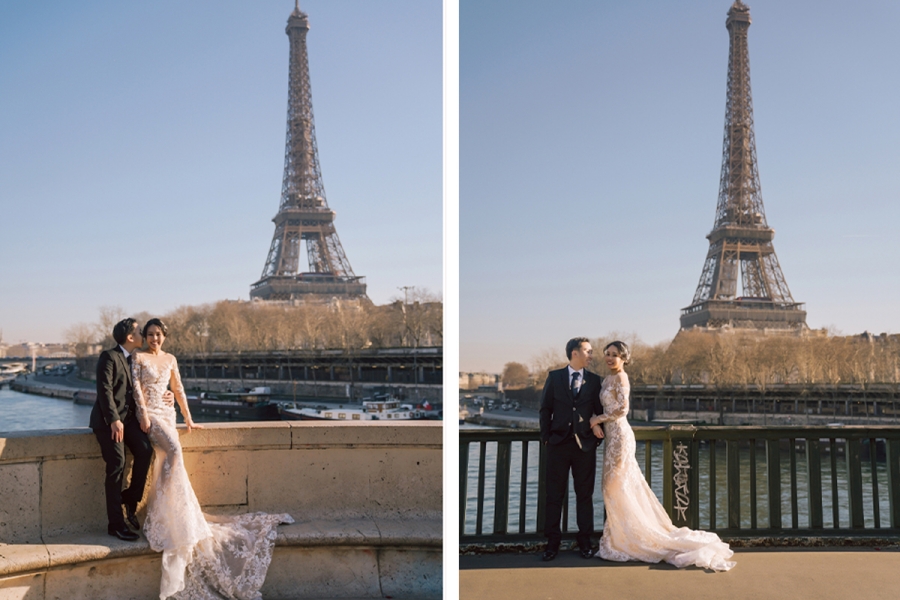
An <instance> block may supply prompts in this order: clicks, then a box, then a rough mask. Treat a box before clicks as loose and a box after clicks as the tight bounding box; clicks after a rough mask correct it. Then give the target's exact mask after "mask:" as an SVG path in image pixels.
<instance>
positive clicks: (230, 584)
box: [131, 319, 293, 600]
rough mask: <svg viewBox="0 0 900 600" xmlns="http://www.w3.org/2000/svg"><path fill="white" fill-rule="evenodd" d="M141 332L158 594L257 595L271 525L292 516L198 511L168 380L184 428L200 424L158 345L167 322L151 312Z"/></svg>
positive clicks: (142, 412) (137, 374) (136, 373)
mask: <svg viewBox="0 0 900 600" xmlns="http://www.w3.org/2000/svg"><path fill="white" fill-rule="evenodd" d="M142 334H143V336H144V339H145V340H146V341H147V345H148V350H146V351H144V352H137V353H135V354H134V359H133V362H132V367H131V368H132V375H133V379H134V397H135V402H136V404H137V415H138V419H139V421H140V425H141V429H142V430H143V431H144V432H145V433H147V436H148V437H149V438H150V442H151V444H153V449H154V451H155V454H156V457H155V459H154V463H153V473H152V477H151V480H150V490H149V492H148V499H147V516H146V519H145V521H144V535H146V536H147V541H148V542H150V547H151V548H152V549H153V550H155V551H157V552H162V553H163V554H162V580H161V582H160V590H159V597H160V599H161V600H165V599H166V598H168V597H170V596H175V597H176V598H179V599H195V598H196V599H203V600H206V599H214V598H215V599H219V598H240V599H242V600H243V599H259V598H261V597H262V596H261V595H260V592H259V590H260V588H261V587H262V584H263V581H265V578H266V571H267V569H268V568H269V563H270V562H271V560H272V547H273V546H274V544H275V527H276V526H277V525H278V524H279V523H293V519H292V518H291V517H290V515H287V514H280V515H269V514H265V513H251V514H243V515H236V516H228V517H226V516H212V515H204V514H203V512H201V509H200V503H199V502H198V501H197V496H196V495H195V494H194V489H193V488H192V487H191V482H190V480H189V479H188V474H187V470H186V469H185V467H184V460H183V458H182V451H181V442H180V441H179V439H178V431H177V430H176V428H175V407H174V406H173V405H171V404H169V403H167V402H166V401H165V400H164V399H163V394H164V393H165V391H166V388H167V387H168V386H169V385H170V384H171V387H172V391H173V392H174V394H175V398H176V400H178V404H179V406H180V407H181V414H182V415H184V423H185V425H186V426H187V431H188V433H190V432H191V430H192V429H200V428H201V427H202V426H201V425H197V424H195V423H194V422H193V420H192V419H191V413H190V410H189V409H188V405H187V398H186V397H185V395H184V387H183V386H182V385H181V376H180V375H179V373H178V363H177V361H176V360H175V357H174V356H172V355H171V354H168V353H166V352H163V351H162V345H163V342H164V341H165V339H166V335H167V334H168V328H167V327H166V325H165V324H164V323H163V322H162V321H161V320H159V319H150V320H149V321H147V324H146V325H144V330H143V332H142Z"/></svg>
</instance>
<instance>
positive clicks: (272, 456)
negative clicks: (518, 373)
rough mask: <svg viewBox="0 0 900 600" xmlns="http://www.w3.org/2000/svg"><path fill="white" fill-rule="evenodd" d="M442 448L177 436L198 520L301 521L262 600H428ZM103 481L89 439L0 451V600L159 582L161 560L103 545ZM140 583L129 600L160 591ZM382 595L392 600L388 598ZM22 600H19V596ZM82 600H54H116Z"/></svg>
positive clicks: (353, 432)
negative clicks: (273, 516)
mask: <svg viewBox="0 0 900 600" xmlns="http://www.w3.org/2000/svg"><path fill="white" fill-rule="evenodd" d="M441 435H442V434H441V423H439V422H408V423H334V424H332V423H321V422H300V421H294V422H286V421H285V422H266V423H221V424H219V423H216V424H208V425H206V427H205V428H204V429H201V430H195V431H193V432H192V433H190V434H188V433H187V432H186V430H184V429H182V430H181V442H182V446H183V448H184V460H185V464H186V466H187V469H188V472H189V474H190V478H191V482H192V484H193V486H194V490H195V491H196V493H197V497H198V499H199V500H200V503H201V505H203V507H204V510H205V511H206V512H210V513H240V512H253V511H266V512H273V513H281V512H287V513H289V514H291V515H292V516H293V517H294V519H295V520H296V524H295V525H290V526H282V528H280V533H279V542H278V547H277V548H276V552H275V560H274V562H273V565H272V568H271V570H270V577H269V578H267V582H266V588H264V592H265V590H267V589H268V592H267V593H264V596H265V597H266V598H302V597H323V598H326V597H347V596H348V595H349V596H356V597H378V596H381V595H382V594H388V595H398V594H399V595H404V594H410V593H412V595H414V596H417V595H423V596H431V597H436V596H439V595H440V578H441V574H440V563H441V560H440V536H441V534H440V523H441V510H442V459H441V442H442V438H441ZM103 477H104V463H103V460H102V458H101V457H100V451H99V446H98V444H97V441H96V439H95V438H94V436H93V434H92V433H90V432H89V430H87V429H81V430H67V431H60V432H53V433H52V434H49V435H41V436H35V435H33V434H32V435H29V434H8V435H7V437H4V438H0V598H6V597H17V598H24V597H28V598H31V597H34V598H42V599H43V598H51V597H56V596H54V595H53V594H49V593H48V592H46V590H49V589H60V590H63V591H65V590H69V591H72V590H73V589H74V588H72V587H71V585H74V584H75V583H74V582H76V581H78V580H77V577H76V575H77V574H78V573H79V569H81V570H84V571H85V573H88V572H90V573H95V572H102V573H106V576H105V577H106V579H104V580H103V581H104V583H103V586H101V587H103V588H108V587H110V586H112V587H113V588H115V585H116V584H115V582H116V581H117V580H119V579H122V580H123V581H126V582H127V581H128V578H129V577H131V575H129V573H132V574H133V572H135V569H137V570H138V571H140V572H142V573H146V572H147V571H146V569H147V568H150V570H151V573H157V574H158V572H159V556H158V555H156V554H155V553H152V552H150V551H149V549H148V548H143V547H141V545H140V544H139V543H135V544H137V545H129V544H128V543H125V542H120V541H118V540H116V539H115V538H112V537H109V536H107V535H106V533H105V527H106V515H105V508H104V491H103ZM139 512H140V510H139ZM142 542H143V540H142ZM98 543H99V544H101V546H98ZM143 543H144V544H146V543H145V542H143ZM60 548H65V549H66V550H64V551H61V550H59V549H60ZM85 548H88V549H89V550H84V549H85ZM79 557H80V558H79ZM98 561H99V562H98ZM145 562H146V563H147V565H150V567H147V565H144V566H142V567H138V563H141V564H143V563H145ZM304 563H306V565H307V566H304ZM16 564H18V566H16ZM310 564H315V565H317V566H316V568H315V569H313V570H310V569H309V568H308V565H310ZM153 565H155V566H153ZM91 569H93V570H91ZM97 569H100V571H97ZM153 569H155V571H154V570H153ZM342 577H347V578H348V579H347V582H346V583H347V586H343V585H341V580H342ZM23 578H24V579H23ZM38 579H40V582H38V581H37V580H38ZM70 579H71V580H72V581H71V582H70V583H66V582H67V581H69V580H70ZM143 579H146V580H147V581H148V582H149V583H148V584H140V585H150V589H149V590H146V592H147V593H150V595H149V596H145V595H144V593H143V592H142V593H137V594H136V595H135V597H153V596H152V592H153V589H152V586H153V585H154V582H155V585H157V586H158V581H159V579H158V577H156V578H155V579H154V577H153V576H152V575H148V576H147V577H143ZM143 579H141V581H143ZM23 581H25V582H26V583H25V584H23V583H22V582H23ZM28 582H30V583H28ZM54 582H55V583H54ZM23 585H24V586H25V587H24V588H23V587H22V586H23ZM84 585H86V586H87V585H88V584H87V583H85V584H84ZM98 585H99V581H98ZM134 585H138V584H134ZM391 585H393V586H394V592H393V594H390V593H388V592H386V591H384V590H385V587H387V589H388V590H390V589H392V588H391ZM17 586H18V587H17ZM304 586H305V587H304ZM322 586H325V587H324V588H323V587H322ZM398 586H399V587H398ZM404 586H405V587H404ZM436 586H437V587H436ZM38 588H40V590H43V591H40V593H39V590H38ZM21 589H25V590H26V591H28V594H27V596H22V595H19V593H18V592H15V591H14V590H21ZM78 589H79V590H81V591H80V592H78V593H75V594H74V595H70V596H60V597H71V598H77V597H98V598H99V597H112V598H115V597H116V596H115V595H114V594H113V595H112V596H109V595H108V594H101V593H100V592H99V591H98V590H100V589H101V588H100V587H98V588H97V589H94V588H91V587H90V586H88V587H84V586H82V587H79V588H78ZM157 589H158V588H157ZM416 590H418V591H419V592H420V593H419V594H416V593H415V592H416ZM5 592H9V593H5ZM10 594H12V595H10ZM98 594H99V595H98Z"/></svg>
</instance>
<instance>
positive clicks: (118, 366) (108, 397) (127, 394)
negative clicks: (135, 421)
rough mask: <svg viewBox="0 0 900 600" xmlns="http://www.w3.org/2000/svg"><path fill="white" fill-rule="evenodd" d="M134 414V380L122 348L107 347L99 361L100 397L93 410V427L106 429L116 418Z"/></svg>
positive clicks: (121, 419) (98, 380)
mask: <svg viewBox="0 0 900 600" xmlns="http://www.w3.org/2000/svg"><path fill="white" fill-rule="evenodd" d="M134 414H135V406H134V383H133V382H132V379H131V368H130V367H129V366H128V359H126V358H125V353H124V352H122V348H120V347H119V346H116V347H115V348H110V349H109V350H104V351H103V352H102V353H101V354H100V360H98V361H97V401H96V402H95V403H94V409H93V410H92V411H91V429H93V430H95V431H96V430H106V429H109V426H110V424H112V423H113V422H114V421H122V423H123V424H124V423H125V421H126V420H127V419H129V418H131V417H132V416H133V415H134Z"/></svg>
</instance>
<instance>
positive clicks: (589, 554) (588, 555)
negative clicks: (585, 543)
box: [578, 547, 596, 558]
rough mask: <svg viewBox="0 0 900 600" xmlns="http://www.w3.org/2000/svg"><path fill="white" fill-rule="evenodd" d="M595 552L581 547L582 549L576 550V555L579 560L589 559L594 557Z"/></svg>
mask: <svg viewBox="0 0 900 600" xmlns="http://www.w3.org/2000/svg"><path fill="white" fill-rule="evenodd" d="M595 552H596V550H594V549H593V548H584V547H582V548H579V549H578V554H580V555H581V558H591V557H593V556H594V553H595Z"/></svg>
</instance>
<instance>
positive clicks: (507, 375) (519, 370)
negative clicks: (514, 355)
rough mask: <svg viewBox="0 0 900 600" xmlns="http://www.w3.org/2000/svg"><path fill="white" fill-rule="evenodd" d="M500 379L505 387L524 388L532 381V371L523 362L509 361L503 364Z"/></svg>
mask: <svg viewBox="0 0 900 600" xmlns="http://www.w3.org/2000/svg"><path fill="white" fill-rule="evenodd" d="M500 380H501V381H502V382H503V387H505V388H523V387H525V386H527V385H528V384H530V383H531V373H530V372H529V371H528V367H526V366H525V365H523V364H522V363H517V362H508V363H506V364H505V365H504V366H503V374H502V375H501V377H500Z"/></svg>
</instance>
